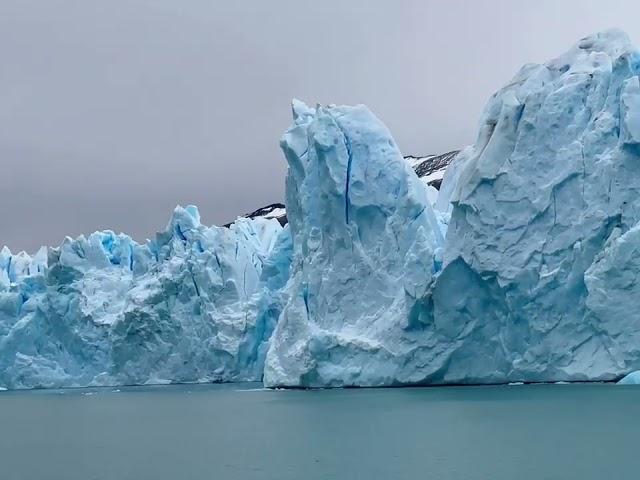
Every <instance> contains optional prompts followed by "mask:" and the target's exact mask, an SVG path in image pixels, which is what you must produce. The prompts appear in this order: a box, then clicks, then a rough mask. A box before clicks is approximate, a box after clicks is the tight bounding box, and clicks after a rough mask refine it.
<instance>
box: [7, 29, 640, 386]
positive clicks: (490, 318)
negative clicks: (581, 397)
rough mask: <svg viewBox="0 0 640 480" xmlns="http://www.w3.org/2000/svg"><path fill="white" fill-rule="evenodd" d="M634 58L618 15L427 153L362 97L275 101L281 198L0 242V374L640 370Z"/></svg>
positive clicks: (332, 375) (25, 378)
mask: <svg viewBox="0 0 640 480" xmlns="http://www.w3.org/2000/svg"><path fill="white" fill-rule="evenodd" d="M639 78H640V52H639V51H638V50H637V49H636V48H635V47H633V45H632V44H631V43H630V41H629V39H628V37H627V36H626V34H625V33H623V32H621V31H618V30H609V31H605V32H602V33H598V34H595V35H592V36H589V37H586V38H584V39H582V40H580V41H579V42H578V43H577V44H576V45H575V46H574V47H572V48H571V49H570V50H569V51H568V52H566V53H565V54H563V55H561V56H559V57H558V58H556V59H553V60H550V61H549V62H547V63H544V64H530V65H526V66H524V67H522V68H521V69H520V71H519V72H517V73H516V75H515V77H514V78H513V79H512V80H511V81H510V82H508V83H507V84H506V86H504V87H503V88H502V89H500V90H499V91H498V92H496V93H495V94H494V95H493V96H492V97H491V98H490V99H489V101H488V103H487V105H486V107H485V110H484V113H483V115H482V118H481V119H480V123H479V129H478V135H477V139H476V141H475V143H474V144H473V145H471V146H468V147H466V148H464V149H463V150H462V151H460V152H451V154H450V155H449V156H446V158H445V157H444V156H443V157H437V158H436V157H428V158H426V159H420V158H417V157H406V158H405V157H403V155H402V153H401V152H400V149H399V148H398V146H397V144H396V143H395V141H394V139H393V137H392V135H391V133H390V132H389V130H388V129H387V128H386V127H385V126H384V124H383V123H382V122H381V121H380V120H378V118H376V116H375V115H374V114H373V113H372V112H371V111H370V110H369V109H367V108H366V107H365V106H363V105H358V106H335V105H318V106H316V107H311V106H307V105H306V104H304V103H302V102H300V101H297V100H294V101H293V104H292V111H293V124H292V126H291V127H290V128H289V129H288V130H287V131H286V133H285V134H284V136H283V138H282V140H281V147H282V151H283V153H284V157H285V159H286V162H287V164H288V173H287V177H286V194H285V197H286V198H285V204H284V205H273V206H270V207H269V208H266V209H263V211H262V213H258V212H260V211H256V212H254V213H255V215H250V216H249V217H240V218H238V219H237V220H236V221H234V222H232V223H231V224H229V225H227V226H223V227H217V226H212V227H209V226H205V225H202V223H201V221H200V215H199V212H198V209H197V208H196V207H194V206H186V207H177V208H176V209H175V211H174V212H173V215H172V216H171V219H170V221H169V223H168V224H167V226H166V228H165V229H164V230H163V231H161V232H159V233H158V234H157V235H156V236H155V238H154V239H152V240H149V241H147V242H143V243H139V242H137V241H135V240H133V239H132V238H130V237H129V236H127V235H125V234H116V233H114V232H111V231H101V232H95V233H92V234H90V235H87V236H80V237H78V238H75V239H71V238H67V239H65V240H64V241H63V242H62V244H61V245H60V246H58V247H55V248H49V247H43V248H42V249H40V250H39V251H38V252H37V253H35V254H34V255H28V254H26V253H24V252H21V253H17V254H13V253H11V252H10V251H9V249H7V248H4V249H2V250H1V251H0V388H3V389H4V388H6V389H20V388H47V387H80V386H101V385H131V384H158V383H189V382H235V381H263V382H264V384H265V386H267V387H348V386H402V385H433V384H437V385H442V384H493V383H514V382H575V381H617V380H620V379H621V378H623V377H625V376H626V375H628V374H630V373H631V372H634V371H638V370H640V310H639V309H638V308H637V303H636V302H637V299H638V298H639V296H640V203H639V201H638V196H639V194H640V80H639ZM440 160H442V162H443V163H442V164H437V163H436V162H437V161H440ZM428 165H431V167H430V168H427V166H428ZM434 165H436V166H434ZM638 378H639V377H638V374H637V373H635V374H634V373H631V375H630V376H628V377H626V379H625V380H623V381H622V382H621V383H638V382H639V380H638Z"/></svg>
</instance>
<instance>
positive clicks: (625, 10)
mask: <svg viewBox="0 0 640 480" xmlns="http://www.w3.org/2000/svg"><path fill="white" fill-rule="evenodd" d="M638 14H640V4H639V3H638V2H637V1H635V0H629V1H614V0H608V1H606V2H603V1H602V0H577V1H570V0H565V1H558V0H548V1H541V0H536V1H517V0H483V1H472V0H446V1H445V0H442V1H435V0H433V1H427V0H415V1H400V0H398V1H384V2H383V1H373V0H362V1H353V0H352V1H344V0H323V1H303V0H291V1H275V0H269V1H264V0H253V1H240V0H238V1H233V2H229V1H227V2H224V1H216V0H208V1H204V0H190V1H188V2H186V1H179V0H130V1H124V0H121V1H117V2H114V1H107V0H105V1H97V0H78V1H71V0H67V1H59V0H40V1H32V0H1V1H0V58H1V63H2V67H0V165H1V166H2V169H1V170H0V218H1V222H0V245H2V244H6V245H8V246H9V247H10V248H11V249H12V250H14V251H15V250H20V249H26V250H28V251H33V250H34V249H35V248H36V247H37V246H39V245H42V244H46V245H57V244H59V243H60V241H61V240H62V239H63V238H64V236H65V235H70V236H77V235H79V234H81V233H89V232H92V231H94V230H98V229H112V230H115V231H124V232H126V233H129V234H131V235H132V236H133V237H134V238H136V239H138V240H144V239H145V238H147V237H151V236H152V235H153V234H154V232H155V231H156V230H159V229H161V228H162V227H163V226H164V225H165V224H166V222H167V220H168V219H169V216H170V213H171V211H172V209H173V207H174V206H175V205H176V204H183V205H185V204H189V203H194V204H196V205H198V206H199V207H200V211H201V214H202V217H203V220H204V222H206V223H209V224H212V223H217V224H221V223H225V222H228V221H230V220H232V219H233V218H235V217H236V216H237V215H239V214H242V213H244V212H247V211H251V210H253V209H255V208H257V207H259V206H262V205H264V204H266V203H271V202H275V201H280V200H281V199H282V198H283V190H284V175H285V171H286V164H285V161H284V159H283V157H282V155H281V153H280V150H279V147H278V141H279V138H280V136H281V134H282V133H283V131H284V130H285V129H286V128H287V126H288V125H289V123H290V108H289V102H290V99H291V98H292V97H297V98H300V99H302V100H304V101H306V102H308V103H312V104H315V103H318V102H319V103H345V104H357V103H365V104H367V105H368V106H369V107H370V108H371V109H372V110H373V111H374V113H376V115H377V116H378V117H379V118H381V119H382V120H383V121H384V122H385V123H386V125H387V126H388V127H389V128H390V129H391V131H392V133H393V134H394V136H395V138H396V140H397V142H398V144H399V145H400V147H401V149H402V151H403V153H404V154H428V153H438V152H445V151H448V150H452V149H456V148H459V147H461V146H464V145H466V144H469V143H471V142H473V140H474V138H475V129H476V124H477V122H478V119H479V116H480V113H481V110H482V107H483V106H484V103H485V101H486V100H487V98H488V97H489V95H491V93H493V92H494V91H495V90H496V89H498V88H499V87H500V86H501V85H502V84H504V83H505V82H507V81H508V80H509V79H510V78H511V76H512V75H513V74H514V73H515V72H516V70H517V69H518V68H519V67H520V65H522V64H523V63H526V62H543V61H545V60H547V59H549V58H551V57H554V56H556V55H558V54H560V53H562V52H563V51H564V50H566V49H567V48H569V47H570V46H571V45H572V44H573V43H574V42H575V41H577V40H578V39H579V38H581V37H583V36H585V35H587V34H589V33H591V32H595V31H597V30H602V29H605V28H609V27H613V26H617V27H620V28H623V29H625V30H626V31H627V32H628V33H629V35H630V36H631V38H632V39H633V40H635V41H640V23H638V18H640V16H639V15H638Z"/></svg>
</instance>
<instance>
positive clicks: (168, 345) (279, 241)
mask: <svg viewBox="0 0 640 480" xmlns="http://www.w3.org/2000/svg"><path fill="white" fill-rule="evenodd" d="M287 245H290V240H289V233H288V230H283V229H282V227H281V226H280V225H279V223H278V222H277V221H276V220H265V219H256V220H248V219H239V220H238V221H237V222H235V223H234V224H233V225H232V226H231V227H230V228H228V229H227V228H222V227H210V228H209V227H205V226H203V225H201V223H200V219H199V214H198V211H197V209H196V208H195V207H187V208H181V207H178V208H176V210H175V212H174V214H173V217H172V219H171V221H170V222H169V225H168V226H167V228H166V230H165V231H163V232H161V233H159V234H158V235H157V236H156V239H155V240H154V241H151V242H148V243H147V244H144V245H140V244H137V243H136V242H134V241H133V240H131V238H129V237H127V236H126V235H122V234H120V235H116V234H114V233H113V232H96V233H94V234H91V235H90V236H88V237H84V236H81V237H79V238H77V239H75V240H72V239H70V238H68V239H66V240H65V242H64V243H63V244H62V245H61V246H60V247H59V248H57V249H50V250H49V254H48V261H47V262H44V263H46V264H47V267H46V268H43V262H41V261H40V260H41V258H40V256H39V257H38V259H36V260H33V261H31V262H30V261H28V260H27V259H26V255H24V254H22V255H17V256H12V255H10V253H9V252H8V250H3V254H2V257H0V262H2V263H0V265H5V264H8V263H9V261H8V260H7V258H8V259H10V261H11V264H12V265H16V263H20V264H21V265H32V264H35V265H36V267H35V268H40V269H41V272H37V271H36V272H34V274H32V275H23V276H22V277H20V275H19V274H17V273H10V274H9V275H7V274H6V272H7V271H10V272H14V271H22V272H24V271H25V269H26V267H21V268H20V269H18V268H16V267H12V268H7V267H6V265H5V267H4V268H2V269H1V270H0V271H4V272H5V276H7V277H9V281H8V282H7V281H5V282H4V283H3V284H2V286H1V287H0V385H1V386H3V387H8V388H30V387H61V386H84V385H119V384H144V383H166V382H196V381H198V382H201V381H249V380H250V381H257V380H260V379H261V377H262V364H263V362H264V356H265V354H266V342H267V340H268V338H269V336H270V333H271V331H272V330H273V328H274V326H275V322H276V320H277V317H278V314H279V310H278V308H279V303H278V302H279V295H278V292H277V290H278V289H279V287H280V286H281V284H282V283H284V281H285V280H283V278H282V277H283V276H284V275H285V273H283V272H286V273H288V262H289V261H290V247H287ZM272 253H273V255H272ZM16 258H17V259H18V260H19V262H16ZM30 268H31V270H33V267H30ZM265 271H267V272H271V273H269V274H268V275H266V278H263V273H264V272H265Z"/></svg>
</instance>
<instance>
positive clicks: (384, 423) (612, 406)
mask: <svg viewBox="0 0 640 480" xmlns="http://www.w3.org/2000/svg"><path fill="white" fill-rule="evenodd" d="M639 440H640V387H634V386H615V385H531V386H495V387H449V388H406V389H361V390H318V391H264V390H260V389H255V386H253V385H241V386H238V385H227V386H211V385H208V386H204V385H201V386H164V387H139V388H126V389H125V388H121V389H119V391H118V389H111V388H109V389H89V390H65V391H31V392H0V478H1V479H2V480H23V479H29V480H44V479H46V480H93V479H117V480H127V479H131V480H144V479H153V480H163V479H172V480H174V479H180V480H189V479H216V480H220V479H223V480H227V479H229V480H235V479H238V480H253V479H260V480H263V479H274V480H275V479H277V480H289V479H291V480H294V479H295V480H302V479H349V480H357V479H362V480H365V479H366V480H372V479H385V480H387V479H437V480H454V479H464V480H469V479H473V480H476V479H479V480H482V479H486V480H502V479H504V480H528V479H532V480H533V479H536V480H539V479H562V480H567V479H580V480H588V479H599V480H601V479H607V480H618V479H627V478H629V479H635V478H638V475H639V473H638V472H639V470H640V463H638V460H637V458H638V444H639V443H638V441H639Z"/></svg>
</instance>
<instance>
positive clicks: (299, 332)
mask: <svg viewBox="0 0 640 480" xmlns="http://www.w3.org/2000/svg"><path fill="white" fill-rule="evenodd" d="M293 106H294V119H295V121H294V125H293V126H292V127H291V128H290V129H289V130H288V131H287V133H286V134H285V135H284V138H283V140H282V148H283V151H284V153H285V156H286V158H287V161H288V163H289V173H288V175H287V180H286V186H287V189H286V201H287V202H286V203H287V216H288V219H289V224H290V225H291V231H292V239H293V261H292V270H291V276H290V279H289V282H288V283H287V285H286V287H285V288H284V295H285V297H286V299H287V302H286V305H285V306H284V309H283V311H282V315H281V317H280V320H279V322H278V325H277V327H276V330H275V332H274V336H273V338H272V341H271V345H270V348H269V353H268V355H267V362H266V365H265V377H264V380H265V384H266V385H267V386H349V385H392V384H397V383H415V382H420V381H423V380H424V377H423V370H422V369H421V368H420V367H421V365H423V364H425V363H430V362H433V361H434V357H433V353H432V350H431V349H430V348H428V347H429V346H430V345H431V344H437V337H436V336H432V335H430V334H425V331H427V330H429V329H430V328H431V326H432V325H433V322H432V318H431V317H432V315H431V310H430V306H429V305H428V304H423V302H422V299H423V296H424V295H425V293H426V292H427V291H428V289H429V286H430V284H431V282H432V280H433V278H434V275H435V274H436V272H437V270H438V263H437V260H436V258H437V253H436V252H437V251H438V250H439V249H441V248H442V246H443V244H444V237H443V235H442V230H441V228H442V225H441V223H439V222H438V218H437V216H436V214H435V213H434V211H433V209H432V207H431V204H430V202H429V199H428V195H427V190H426V188H425V186H424V185H423V183H422V182H421V181H420V180H419V179H418V177H417V176H416V174H415V173H414V171H413V170H412V169H411V168H410V167H409V165H408V164H407V162H406V161H404V159H403V157H402V155H401V154H400V152H399V150H398V147H397V146H396V144H395V142H394V140H393V138H392V137H391V134H390V133H389V131H388V130H387V129H386V127H384V125H383V124H382V123H381V122H380V121H379V120H377V119H376V118H375V117H374V116H373V114H372V113H371V112H370V111H369V110H367V109H366V108H365V107H364V106H356V107H335V106H327V107H318V108H317V109H310V108H308V107H306V106H305V105H303V104H301V103H300V102H294V105H293Z"/></svg>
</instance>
